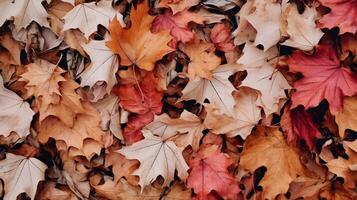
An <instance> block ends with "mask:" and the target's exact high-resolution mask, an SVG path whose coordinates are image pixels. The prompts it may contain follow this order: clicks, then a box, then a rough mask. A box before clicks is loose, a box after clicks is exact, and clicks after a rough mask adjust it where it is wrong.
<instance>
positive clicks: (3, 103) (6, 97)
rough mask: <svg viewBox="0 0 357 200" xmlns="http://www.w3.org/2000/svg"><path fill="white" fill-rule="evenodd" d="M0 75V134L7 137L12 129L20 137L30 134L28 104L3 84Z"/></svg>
mask: <svg viewBox="0 0 357 200" xmlns="http://www.w3.org/2000/svg"><path fill="white" fill-rule="evenodd" d="M3 84H4V83H3V79H2V77H1V76H0V110H1V112H0V134H1V135H4V136H5V137H7V136H8V135H9V134H10V133H11V132H12V131H14V132H16V133H17V134H18V135H19V136H20V137H25V136H27V135H28V134H30V126H31V121H32V117H33V115H34V114H35V112H33V111H32V110H31V108H30V105H29V104H28V103H27V102H26V101H24V100H23V99H22V98H21V97H19V96H18V95H17V94H16V93H14V92H12V91H11V90H8V89H6V88H5V87H4V85H3Z"/></svg>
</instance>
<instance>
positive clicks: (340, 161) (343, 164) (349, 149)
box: [325, 141, 357, 189]
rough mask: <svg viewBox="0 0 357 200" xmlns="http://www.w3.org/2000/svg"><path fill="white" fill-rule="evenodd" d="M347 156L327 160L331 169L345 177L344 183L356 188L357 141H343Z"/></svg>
mask: <svg viewBox="0 0 357 200" xmlns="http://www.w3.org/2000/svg"><path fill="white" fill-rule="evenodd" d="M343 146H344V149H345V151H346V154H347V155H348V157H347V158H342V157H338V158H333V159H329V160H326V159H325V161H326V162H327V163H326V166H327V167H328V169H329V171H330V172H332V173H334V174H336V175H337V176H339V177H342V178H343V179H344V184H345V185H346V186H347V187H349V188H351V189H352V188H354V187H355V185H356V183H355V181H356V178H357V171H356V169H355V168H356V163H357V148H356V147H357V142H356V141H354V142H344V143H343Z"/></svg>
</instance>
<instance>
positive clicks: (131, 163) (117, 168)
mask: <svg viewBox="0 0 357 200" xmlns="http://www.w3.org/2000/svg"><path fill="white" fill-rule="evenodd" d="M137 165H138V161H137V160H128V159H126V158H125V157H124V156H123V155H121V154H120V153H117V152H108V153H107V154H106V155H105V164H104V166H105V167H109V166H112V171H113V174H114V181H115V182H119V181H120V179H121V178H122V177H125V179H126V180H128V181H130V179H134V178H133V177H134V176H132V175H131V174H132V173H133V172H134V170H135V169H136V167H137Z"/></svg>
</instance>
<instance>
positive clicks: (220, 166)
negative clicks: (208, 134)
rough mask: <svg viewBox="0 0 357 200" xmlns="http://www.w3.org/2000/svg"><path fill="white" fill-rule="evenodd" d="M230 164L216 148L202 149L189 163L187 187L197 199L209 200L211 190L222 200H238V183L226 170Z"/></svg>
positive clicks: (213, 146) (225, 156) (226, 157)
mask: <svg viewBox="0 0 357 200" xmlns="http://www.w3.org/2000/svg"><path fill="white" fill-rule="evenodd" d="M231 164H232V163H231V162H230V159H229V158H228V156H227V155H225V154H223V153H221V152H220V150H219V148H218V146H216V145H212V146H209V147H207V148H203V149H201V150H200V151H199V152H198V153H197V154H195V155H194V157H193V158H192V159H191V160H190V161H189V165H190V168H191V172H190V175H189V177H188V179H187V186H188V187H190V188H193V190H194V192H195V193H196V194H197V199H210V198H209V197H208V195H209V194H210V192H212V190H214V191H216V192H217V193H218V194H219V195H221V196H222V197H223V198H224V199H238V193H239V192H240V189H239V187H238V183H237V182H236V181H235V180H234V178H233V177H232V176H231V175H230V174H229V172H228V169H227V168H228V166H230V165H231Z"/></svg>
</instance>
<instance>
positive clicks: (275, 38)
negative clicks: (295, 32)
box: [245, 0, 281, 51]
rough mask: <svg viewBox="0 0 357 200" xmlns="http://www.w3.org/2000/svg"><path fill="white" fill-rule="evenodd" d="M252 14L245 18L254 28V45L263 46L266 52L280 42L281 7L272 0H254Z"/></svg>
mask: <svg viewBox="0 0 357 200" xmlns="http://www.w3.org/2000/svg"><path fill="white" fill-rule="evenodd" d="M252 11H253V12H252V13H251V14H249V15H248V16H246V17H245V18H246V19H247V20H248V22H249V23H250V24H251V25H252V26H253V27H254V28H255V30H256V31H257V35H256V37H255V40H254V45H255V46H257V45H259V44H261V45H263V47H264V50H265V51H266V50H268V49H269V48H270V47H272V46H274V45H275V44H276V43H278V42H279V40H280V18H281V16H280V15H281V5H280V4H279V3H274V1H273V0H268V1H265V0H255V1H254V3H253V9H252Z"/></svg>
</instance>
